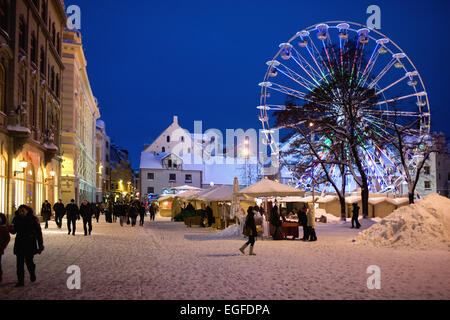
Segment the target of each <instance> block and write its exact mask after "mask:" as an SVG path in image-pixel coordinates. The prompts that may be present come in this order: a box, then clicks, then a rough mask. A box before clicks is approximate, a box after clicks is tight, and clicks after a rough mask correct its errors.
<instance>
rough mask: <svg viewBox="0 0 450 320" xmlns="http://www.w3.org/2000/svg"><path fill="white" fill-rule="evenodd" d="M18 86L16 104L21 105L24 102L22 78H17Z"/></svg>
mask: <svg viewBox="0 0 450 320" xmlns="http://www.w3.org/2000/svg"><path fill="white" fill-rule="evenodd" d="M18 84H19V86H18V87H17V94H18V100H17V102H18V104H19V106H21V105H22V104H23V103H24V102H25V84H24V83H23V80H22V78H19V83H18Z"/></svg>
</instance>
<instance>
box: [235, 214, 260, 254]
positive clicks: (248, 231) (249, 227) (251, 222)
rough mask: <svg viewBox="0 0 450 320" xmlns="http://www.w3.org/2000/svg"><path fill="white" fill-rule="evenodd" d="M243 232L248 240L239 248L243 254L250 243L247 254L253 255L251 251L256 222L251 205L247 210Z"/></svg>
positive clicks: (254, 237)
mask: <svg viewBox="0 0 450 320" xmlns="http://www.w3.org/2000/svg"><path fill="white" fill-rule="evenodd" d="M243 234H244V235H245V236H248V241H247V242H246V243H245V244H244V245H243V246H242V247H241V248H240V249H239V251H241V252H242V254H244V255H245V249H246V248H247V247H248V246H249V245H250V252H249V255H251V256H255V255H256V254H254V253H253V247H254V246H255V240H256V235H257V233H256V223H255V212H254V210H253V208H252V207H249V208H248V210H247V218H246V219H245V224H244V231H243Z"/></svg>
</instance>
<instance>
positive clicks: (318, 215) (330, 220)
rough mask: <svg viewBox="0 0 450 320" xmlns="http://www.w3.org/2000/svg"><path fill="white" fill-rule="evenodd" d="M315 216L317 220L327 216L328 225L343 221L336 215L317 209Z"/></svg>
mask: <svg viewBox="0 0 450 320" xmlns="http://www.w3.org/2000/svg"><path fill="white" fill-rule="evenodd" d="M315 214H316V218H321V217H322V216H325V217H326V218H327V223H339V222H340V221H341V219H340V218H338V217H336V216H335V215H332V214H330V213H327V212H326V211H325V209H320V208H317V209H316V210H315Z"/></svg>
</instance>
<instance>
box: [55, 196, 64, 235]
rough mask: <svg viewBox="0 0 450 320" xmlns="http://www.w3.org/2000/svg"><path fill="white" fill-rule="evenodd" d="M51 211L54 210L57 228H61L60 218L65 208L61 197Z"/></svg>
mask: <svg viewBox="0 0 450 320" xmlns="http://www.w3.org/2000/svg"><path fill="white" fill-rule="evenodd" d="M53 211H55V222H56V225H57V226H58V228H59V229H61V228H62V219H63V217H64V215H65V214H66V208H65V207H64V204H63V202H62V200H61V199H59V201H58V202H57V203H55V204H54V205H53Z"/></svg>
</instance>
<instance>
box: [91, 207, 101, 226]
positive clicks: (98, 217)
mask: <svg viewBox="0 0 450 320" xmlns="http://www.w3.org/2000/svg"><path fill="white" fill-rule="evenodd" d="M92 205H93V209H94V216H95V220H96V221H97V223H98V220H99V219H100V212H101V208H100V204H99V203H97V204H92Z"/></svg>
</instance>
